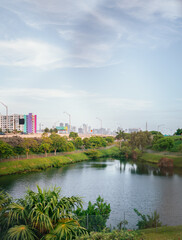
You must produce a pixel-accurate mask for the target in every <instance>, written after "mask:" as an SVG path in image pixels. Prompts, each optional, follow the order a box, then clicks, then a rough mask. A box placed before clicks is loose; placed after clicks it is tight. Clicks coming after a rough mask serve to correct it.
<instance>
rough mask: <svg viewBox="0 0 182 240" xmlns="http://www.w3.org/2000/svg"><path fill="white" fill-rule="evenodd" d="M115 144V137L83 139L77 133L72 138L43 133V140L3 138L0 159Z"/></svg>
mask: <svg viewBox="0 0 182 240" xmlns="http://www.w3.org/2000/svg"><path fill="white" fill-rule="evenodd" d="M113 142H114V138H113V137H106V138H103V137H99V136H96V137H95V136H92V137H90V138H84V139H81V138H80V137H79V136H78V135H75V133H70V138H67V137H66V136H60V135H59V134H57V133H55V132H53V133H52V134H51V135H50V136H48V134H47V133H43V134H42V137H41V138H21V137H19V136H13V137H3V138H1V139H0V158H8V157H11V156H17V155H25V154H26V157H27V158H28V156H29V154H39V153H45V156H47V153H49V152H54V154H55V155H56V153H57V152H72V151H74V150H76V149H96V148H100V147H106V146H107V145H109V144H111V143H113Z"/></svg>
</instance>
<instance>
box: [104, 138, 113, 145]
mask: <svg viewBox="0 0 182 240" xmlns="http://www.w3.org/2000/svg"><path fill="white" fill-rule="evenodd" d="M105 140H106V141H107V142H108V143H110V144H111V143H113V142H114V138H113V137H109V136H108V137H106V138H105Z"/></svg>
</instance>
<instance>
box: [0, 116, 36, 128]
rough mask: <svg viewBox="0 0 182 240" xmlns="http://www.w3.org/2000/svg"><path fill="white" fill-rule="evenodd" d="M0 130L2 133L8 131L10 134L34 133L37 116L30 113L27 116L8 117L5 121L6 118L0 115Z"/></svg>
mask: <svg viewBox="0 0 182 240" xmlns="http://www.w3.org/2000/svg"><path fill="white" fill-rule="evenodd" d="M7 123H8V124H7ZM0 128H1V130H2V132H6V130H7V129H8V130H9V131H10V132H13V131H20V132H23V133H36V132H37V115H33V114H32V113H29V114H28V115H22V114H12V115H8V121H7V116H6V115H1V114H0Z"/></svg>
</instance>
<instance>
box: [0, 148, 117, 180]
mask: <svg viewBox="0 0 182 240" xmlns="http://www.w3.org/2000/svg"><path fill="white" fill-rule="evenodd" d="M117 150H118V148H117V147H112V148H109V149H102V150H97V151H99V153H100V157H105V156H113V155H114V154H116V152H117ZM88 159H89V157H88V156H87V155H86V154H85V153H84V152H81V153H72V154H70V153H69V154H66V155H64V156H52V157H44V158H34V159H24V160H16V161H9V162H0V176H3V175H9V174H15V173H20V172H30V171H40V170H43V169H46V168H50V167H62V166H64V165H65V164H72V163H76V162H80V161H85V160H88Z"/></svg>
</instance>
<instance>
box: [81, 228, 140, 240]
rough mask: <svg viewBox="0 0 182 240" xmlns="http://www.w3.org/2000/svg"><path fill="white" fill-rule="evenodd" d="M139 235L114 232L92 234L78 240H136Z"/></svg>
mask: <svg viewBox="0 0 182 240" xmlns="http://www.w3.org/2000/svg"><path fill="white" fill-rule="evenodd" d="M138 235H139V234H138V233H137V231H124V230H113V231H111V232H110V231H108V232H107V231H103V232H91V233H90V235H87V236H82V237H79V238H77V240H89V239H90V240H136V239H139V238H137V236H138Z"/></svg>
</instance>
